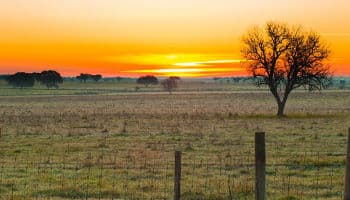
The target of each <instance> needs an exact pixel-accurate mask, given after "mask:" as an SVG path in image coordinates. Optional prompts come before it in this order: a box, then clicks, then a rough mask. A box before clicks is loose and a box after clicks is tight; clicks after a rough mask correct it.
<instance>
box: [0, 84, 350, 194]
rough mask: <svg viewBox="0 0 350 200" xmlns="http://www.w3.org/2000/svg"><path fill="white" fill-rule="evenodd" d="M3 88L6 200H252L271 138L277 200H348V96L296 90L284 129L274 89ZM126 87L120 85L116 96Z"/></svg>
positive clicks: (0, 189) (0, 185)
mask: <svg viewBox="0 0 350 200" xmlns="http://www.w3.org/2000/svg"><path fill="white" fill-rule="evenodd" d="M77 84H79V83H65V84H64V85H63V86H62V87H61V89H59V90H46V89H44V88H41V87H38V88H34V89H22V90H21V89H11V88H7V87H5V86H4V85H2V87H1V89H0V91H1V92H0V94H1V97H0V128H1V137H0V161H1V162H0V196H1V198H2V199H49V198H51V199H172V198H173V179H174V163H173V162H174V161H173V160H174V151H175V150H181V151H182V153H183V158H182V159H183V161H182V168H183V169H182V170H183V172H182V173H183V174H182V197H183V199H253V194H254V133H255V132H257V131H265V132H266V151H267V187H266V188H267V197H268V199H341V198H342V195H343V190H344V174H345V158H346V144H347V129H348V127H349V126H350V92H349V91H347V90H326V91H323V92H321V93H319V92H312V93H309V92H305V91H301V90H299V91H296V92H295V93H293V94H292V95H291V97H290V99H289V101H288V103H287V108H286V113H287V115H288V116H287V117H286V118H282V119H280V118H276V117H275V116H274V115H275V112H276V104H275V101H274V99H273V97H272V96H271V94H269V93H268V92H267V91H266V90H265V89H257V88H255V87H254V86H251V85H248V84H237V85H232V84H224V83H190V84H186V85H185V84H184V85H180V88H179V90H178V92H175V93H174V94H172V95H169V94H167V93H165V92H161V90H160V89H159V86H151V87H150V88H141V90H140V91H138V92H135V91H134V88H135V87H136V85H135V84H132V83H120V84H115V83H88V84H85V85H83V86H81V87H80V88H77V87H75V86H76V85H77ZM116 85H117V86H116Z"/></svg>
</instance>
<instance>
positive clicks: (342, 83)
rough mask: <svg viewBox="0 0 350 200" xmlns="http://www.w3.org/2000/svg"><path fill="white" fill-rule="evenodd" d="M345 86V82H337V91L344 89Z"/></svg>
mask: <svg viewBox="0 0 350 200" xmlns="http://www.w3.org/2000/svg"><path fill="white" fill-rule="evenodd" d="M345 86H346V81H345V80H340V81H339V89H342V90H343V89H345Z"/></svg>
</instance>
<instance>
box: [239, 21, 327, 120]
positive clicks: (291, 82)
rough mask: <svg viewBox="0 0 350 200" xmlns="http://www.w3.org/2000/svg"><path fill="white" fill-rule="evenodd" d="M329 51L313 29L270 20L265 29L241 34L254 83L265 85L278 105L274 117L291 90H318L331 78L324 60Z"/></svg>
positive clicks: (244, 52) (243, 53)
mask: <svg viewBox="0 0 350 200" xmlns="http://www.w3.org/2000/svg"><path fill="white" fill-rule="evenodd" d="M329 54H330V50H329V47H327V46H326V45H325V44H324V43H323V42H322V41H321V39H320V36H319V34H317V33H315V32H306V31H304V30H303V28H302V27H289V26H288V25H286V24H280V23H274V22H270V23H267V24H266V27H265V29H259V28H257V27H255V28H253V29H251V30H249V31H248V33H247V34H246V35H245V36H244V37H243V48H242V55H243V57H244V58H245V59H246V60H247V63H249V65H248V67H247V69H248V72H249V73H250V74H251V76H252V78H253V80H254V82H255V83H256V85H258V86H261V85H267V86H268V88H269V90H270V91H271V93H272V94H273V96H274V97H275V99H276V101H277V104H278V112H277V116H284V108H285V105H286V102H287V99H288V96H289V94H290V93H291V91H292V90H294V89H296V88H299V87H304V88H305V89H309V90H314V89H317V90H322V89H324V88H325V87H326V86H327V85H328V84H329V82H330V80H331V72H330V71H329V67H328V66H327V65H325V64H324V61H325V60H326V59H327V58H328V57H329Z"/></svg>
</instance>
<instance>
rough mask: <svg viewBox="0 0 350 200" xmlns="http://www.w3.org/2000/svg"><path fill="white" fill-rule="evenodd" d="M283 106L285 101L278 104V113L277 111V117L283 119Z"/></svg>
mask: <svg viewBox="0 0 350 200" xmlns="http://www.w3.org/2000/svg"><path fill="white" fill-rule="evenodd" d="M285 106H286V101H282V102H278V111H277V116H278V117H284V108H285Z"/></svg>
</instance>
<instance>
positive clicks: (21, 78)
mask: <svg viewBox="0 0 350 200" xmlns="http://www.w3.org/2000/svg"><path fill="white" fill-rule="evenodd" d="M7 82H8V84H9V85H12V86H13V87H19V88H24V87H33V86H34V83H35V77H34V75H33V74H31V73H25V72H17V73H15V74H13V75H10V76H8V77H7Z"/></svg>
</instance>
